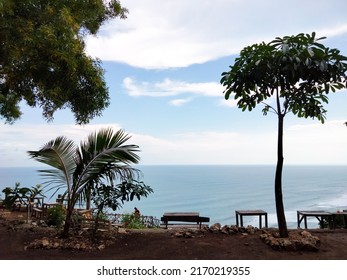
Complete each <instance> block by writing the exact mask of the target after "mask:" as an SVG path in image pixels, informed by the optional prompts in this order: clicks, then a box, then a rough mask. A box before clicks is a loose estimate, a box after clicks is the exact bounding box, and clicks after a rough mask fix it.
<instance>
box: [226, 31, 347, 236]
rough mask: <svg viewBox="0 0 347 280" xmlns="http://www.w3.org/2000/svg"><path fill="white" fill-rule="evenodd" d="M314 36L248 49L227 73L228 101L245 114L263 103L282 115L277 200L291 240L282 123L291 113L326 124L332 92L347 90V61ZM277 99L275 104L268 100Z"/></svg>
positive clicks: (281, 221)
mask: <svg viewBox="0 0 347 280" xmlns="http://www.w3.org/2000/svg"><path fill="white" fill-rule="evenodd" d="M322 39H324V38H316V34H315V33H314V32H313V33H312V34H311V35H310V34H303V33H301V34H298V35H296V36H285V37H283V38H276V39H275V40H273V41H271V42H270V43H264V42H263V43H260V44H253V45H251V46H248V47H245V48H244V49H243V50H242V51H241V53H240V56H239V57H238V58H236V59H235V63H234V64H233V65H232V66H230V70H229V71H227V72H223V73H222V79H221V83H222V85H223V86H225V90H224V94H225V98H226V99H229V98H230V96H232V94H234V99H236V100H237V106H238V107H239V108H240V109H242V111H245V110H247V109H248V110H249V111H251V110H252V109H254V108H255V107H256V105H257V104H259V103H261V104H263V105H264V109H263V114H264V115H266V114H267V113H268V112H269V111H271V112H273V113H275V114H277V116H278V146H277V166H276V175H275V201H276V210H277V221H278V225H279V231H280V235H281V237H286V236H288V231H287V224H286V220H285V214H284V207H283V197H282V169H283V119H284V117H285V115H286V114H287V113H289V112H291V113H293V114H294V115H296V116H298V117H304V118H317V119H318V120H319V121H321V122H322V123H324V120H325V114H326V110H325V109H324V106H323V105H324V104H325V103H328V96H327V94H328V93H330V92H335V91H336V90H339V89H342V88H344V87H347V81H346V71H347V63H346V62H347V57H345V56H343V55H341V54H340V51H339V50H337V49H330V48H328V47H325V46H324V45H323V44H321V43H320V42H319V41H320V40H322ZM271 97H274V100H275V105H272V104H271V103H270V102H271V100H273V99H271V100H270V102H268V103H265V101H266V100H267V99H269V98H271Z"/></svg>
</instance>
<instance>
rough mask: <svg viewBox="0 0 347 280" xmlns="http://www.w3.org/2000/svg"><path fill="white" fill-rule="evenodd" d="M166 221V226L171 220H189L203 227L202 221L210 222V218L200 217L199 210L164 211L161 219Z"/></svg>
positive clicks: (166, 226)
mask: <svg viewBox="0 0 347 280" xmlns="http://www.w3.org/2000/svg"><path fill="white" fill-rule="evenodd" d="M160 220H161V221H162V222H164V225H165V228H166V229H167V228H168V224H169V222H188V223H197V225H199V228H201V225H202V223H204V222H206V223H208V222H209V221H210V218H208V217H200V215H199V213H198V212H171V213H164V215H163V217H161V219H160Z"/></svg>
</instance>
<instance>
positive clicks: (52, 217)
mask: <svg viewBox="0 0 347 280" xmlns="http://www.w3.org/2000/svg"><path fill="white" fill-rule="evenodd" d="M64 220H65V209H64V208H63V206H62V205H57V206H55V207H52V208H49V209H47V225H49V226H54V227H57V228H59V229H60V228H61V227H62V226H63V224H64Z"/></svg>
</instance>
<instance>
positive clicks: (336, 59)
mask: <svg viewBox="0 0 347 280" xmlns="http://www.w3.org/2000/svg"><path fill="white" fill-rule="evenodd" d="M322 39H325V37H322V38H316V34H315V33H314V32H313V33H312V34H303V33H301V34H298V35H296V36H285V37H283V38H276V39H275V40H273V41H271V42H270V43H264V42H263V43H260V44H253V45H251V46H248V47H245V48H244V49H243V50H242V51H241V53H240V56H239V57H238V58H236V59H235V63H234V65H232V66H230V70H229V71H227V72H224V73H222V79H221V83H222V85H223V86H225V90H224V94H225V98H226V99H229V97H230V95H232V94H235V95H234V98H235V99H236V100H237V101H238V103H237V105H238V107H239V108H241V109H242V110H243V111H245V110H247V109H248V110H249V111H251V110H252V109H253V108H255V107H256V105H257V104H259V103H263V104H264V105H265V107H264V109H263V113H264V114H267V112H268V111H269V110H271V111H273V112H275V113H276V114H282V115H283V116H284V115H285V114H287V113H288V112H292V113H293V114H294V115H297V116H298V117H305V118H317V119H318V120H320V121H321V122H324V120H325V114H326V110H325V109H324V107H323V103H328V97H327V94H328V93H329V92H335V91H336V90H339V89H342V88H344V87H347V81H346V71H347V63H346V62H347V57H346V56H343V55H341V54H340V51H339V50H338V49H330V48H328V47H325V46H324V45H323V44H321V43H320V42H319V41H320V40H322ZM272 96H276V98H277V106H271V105H270V104H268V103H265V102H264V101H265V100H266V99H268V98H270V97H272ZM280 101H282V102H280Z"/></svg>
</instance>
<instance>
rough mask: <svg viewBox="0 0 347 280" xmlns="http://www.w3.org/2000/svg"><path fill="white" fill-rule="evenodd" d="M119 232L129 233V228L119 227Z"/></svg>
mask: <svg viewBox="0 0 347 280" xmlns="http://www.w3.org/2000/svg"><path fill="white" fill-rule="evenodd" d="M118 233H120V234H124V233H127V230H126V229H125V228H119V229H118Z"/></svg>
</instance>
